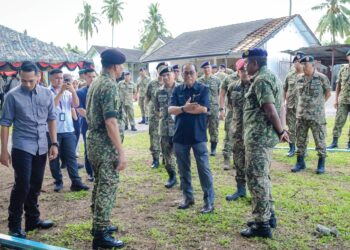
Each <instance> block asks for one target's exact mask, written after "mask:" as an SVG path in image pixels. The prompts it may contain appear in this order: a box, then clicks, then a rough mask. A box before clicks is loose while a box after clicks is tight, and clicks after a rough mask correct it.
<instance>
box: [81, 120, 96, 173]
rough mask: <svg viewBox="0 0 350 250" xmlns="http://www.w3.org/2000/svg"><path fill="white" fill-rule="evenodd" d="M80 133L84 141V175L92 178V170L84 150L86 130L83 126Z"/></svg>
mask: <svg viewBox="0 0 350 250" xmlns="http://www.w3.org/2000/svg"><path fill="white" fill-rule="evenodd" d="M81 133H82V134H83V139H84V158H85V169H86V173H87V174H88V175H90V176H94V170H93V169H92V166H91V165H90V162H89V159H88V157H87V150H86V133H87V129H85V128H84V126H83V127H82V128H81Z"/></svg>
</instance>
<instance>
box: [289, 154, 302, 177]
mask: <svg viewBox="0 0 350 250" xmlns="http://www.w3.org/2000/svg"><path fill="white" fill-rule="evenodd" d="M305 168H306V165H305V161H304V156H300V155H298V157H297V164H295V165H294V167H293V168H292V169H291V171H292V172H293V173H296V172H299V171H301V170H303V169H305Z"/></svg>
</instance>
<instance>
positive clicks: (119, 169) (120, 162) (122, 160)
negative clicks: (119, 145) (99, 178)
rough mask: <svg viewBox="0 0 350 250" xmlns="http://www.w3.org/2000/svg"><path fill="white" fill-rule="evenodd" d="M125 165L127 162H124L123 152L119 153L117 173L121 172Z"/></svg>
mask: <svg viewBox="0 0 350 250" xmlns="http://www.w3.org/2000/svg"><path fill="white" fill-rule="evenodd" d="M126 165H127V162H126V158H125V155H124V152H123V153H119V163H118V166H117V168H116V169H117V171H122V170H124V169H125V168H126Z"/></svg>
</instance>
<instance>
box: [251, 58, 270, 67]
mask: <svg viewBox="0 0 350 250" xmlns="http://www.w3.org/2000/svg"><path fill="white" fill-rule="evenodd" d="M248 61H250V62H252V61H256V63H257V64H258V65H259V68H261V67H263V66H266V65H267V57H266V56H252V57H248Z"/></svg>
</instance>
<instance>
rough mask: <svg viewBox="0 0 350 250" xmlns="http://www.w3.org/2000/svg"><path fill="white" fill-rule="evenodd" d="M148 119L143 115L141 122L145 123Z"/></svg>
mask: <svg viewBox="0 0 350 250" xmlns="http://www.w3.org/2000/svg"><path fill="white" fill-rule="evenodd" d="M145 122H146V120H145V117H144V116H143V117H142V120H141V121H140V122H139V124H145Z"/></svg>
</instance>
